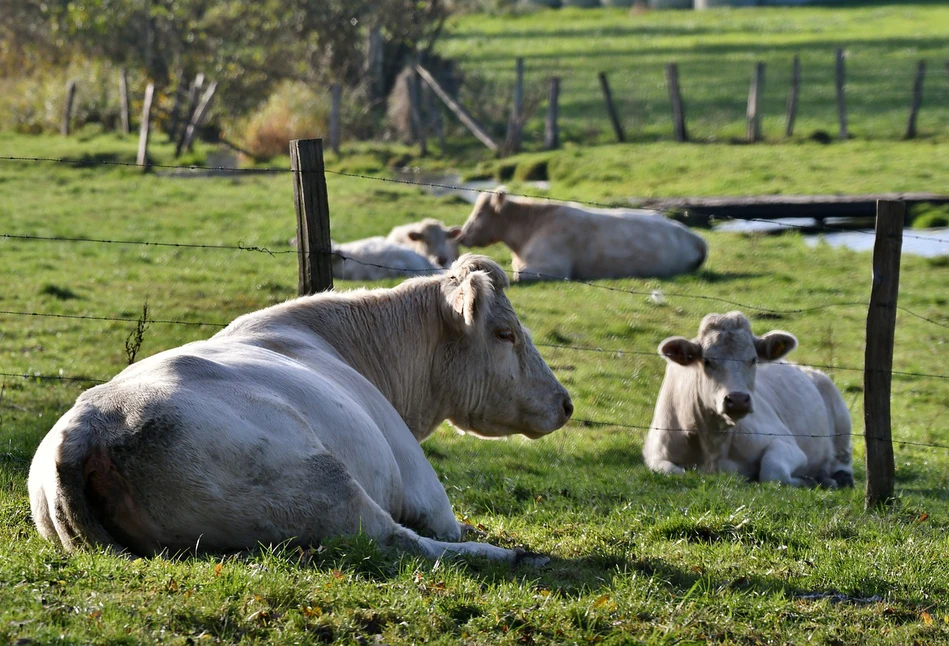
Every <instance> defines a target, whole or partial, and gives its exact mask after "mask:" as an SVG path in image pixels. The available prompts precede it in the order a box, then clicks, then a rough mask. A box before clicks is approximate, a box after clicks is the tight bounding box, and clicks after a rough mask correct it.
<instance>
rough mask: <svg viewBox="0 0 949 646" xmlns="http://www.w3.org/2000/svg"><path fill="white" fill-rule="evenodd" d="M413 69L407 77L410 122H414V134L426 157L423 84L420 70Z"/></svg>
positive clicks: (421, 152) (426, 141) (426, 142)
mask: <svg viewBox="0 0 949 646" xmlns="http://www.w3.org/2000/svg"><path fill="white" fill-rule="evenodd" d="M411 71H412V73H411V74H409V76H408V78H407V79H406V81H407V82H408V85H409V87H408V91H409V122H410V123H411V124H412V134H413V135H414V137H415V142H416V143H417V144H418V148H419V155H421V156H422V157H424V156H425V155H427V154H428V140H427V139H426V138H425V123H424V122H423V121H422V92H421V85H420V83H419V74H418V72H417V71H415V70H411Z"/></svg>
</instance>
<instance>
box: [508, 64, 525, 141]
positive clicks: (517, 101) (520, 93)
mask: <svg viewBox="0 0 949 646" xmlns="http://www.w3.org/2000/svg"><path fill="white" fill-rule="evenodd" d="M523 109H524V59H523V58H522V57H520V56H518V57H517V60H515V61H514V104H513V105H512V106H511V118H510V119H509V120H508V122H507V136H506V137H505V138H504V139H505V140H504V148H505V150H506V151H507V152H511V153H516V152H517V151H519V150H520V149H521V125H522V123H521V119H522V118H523V115H522V114H521V111H522V110H523Z"/></svg>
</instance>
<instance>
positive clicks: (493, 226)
mask: <svg viewBox="0 0 949 646" xmlns="http://www.w3.org/2000/svg"><path fill="white" fill-rule="evenodd" d="M458 242H459V243H461V244H463V245H465V246H467V247H484V246H487V245H491V244H494V243H496V242H503V243H504V244H506V245H507V246H508V247H510V249H511V251H512V252H513V255H514V258H513V265H514V280H518V281H527V280H550V279H574V280H592V279H596V278H622V277H627V276H638V277H646V276H655V277H669V276H674V275H676V274H681V273H685V272H690V271H694V270H696V269H698V268H699V267H700V266H701V265H702V263H703V262H704V261H705V256H706V255H707V253H708V247H707V245H706V244H705V240H703V239H702V238H701V237H699V236H697V235H696V234H694V233H692V232H691V231H690V230H689V229H688V228H687V227H685V226H683V225H681V224H679V223H678V222H676V221H674V220H670V219H669V218H666V217H665V216H663V215H662V214H659V213H656V212H654V211H634V210H630V209H592V208H587V207H581V206H580V205H577V204H555V203H547V202H543V201H539V200H534V199H530V198H520V197H510V196H508V195H507V194H506V193H505V191H504V189H503V188H499V189H498V190H497V191H495V192H493V193H482V194H481V195H480V196H478V201H477V202H476V203H475V206H474V209H473V210H472V212H471V215H470V216H468V221H467V222H465V225H464V227H463V228H462V232H461V236H460V237H459V238H458Z"/></svg>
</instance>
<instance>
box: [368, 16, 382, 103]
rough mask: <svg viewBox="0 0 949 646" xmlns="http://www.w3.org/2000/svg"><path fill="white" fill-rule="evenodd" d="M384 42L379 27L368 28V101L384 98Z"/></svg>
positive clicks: (377, 100) (375, 101) (378, 100)
mask: <svg viewBox="0 0 949 646" xmlns="http://www.w3.org/2000/svg"><path fill="white" fill-rule="evenodd" d="M384 57H385V50H384V42H383V39H382V31H381V30H380V29H379V27H373V28H372V29H370V30H369V36H368V42H367V44H366V77H367V81H368V86H369V101H370V102H372V103H373V104H375V103H378V102H380V101H382V100H383V99H385V88H384V87H383V83H384V82H383V78H382V76H383V65H384V62H385V58H384Z"/></svg>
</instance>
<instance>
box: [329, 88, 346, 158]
mask: <svg viewBox="0 0 949 646" xmlns="http://www.w3.org/2000/svg"><path fill="white" fill-rule="evenodd" d="M342 95H343V88H342V87H340V85H339V83H334V84H333V85H332V87H330V101H331V104H330V148H332V149H333V152H334V153H336V154H337V155H339V138H340V137H339V104H340V101H341V99H342Z"/></svg>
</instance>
